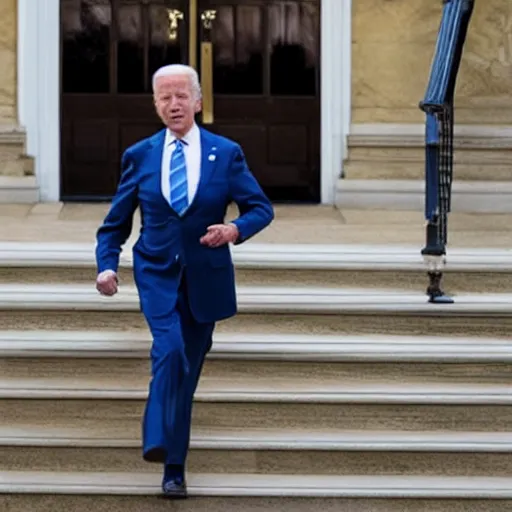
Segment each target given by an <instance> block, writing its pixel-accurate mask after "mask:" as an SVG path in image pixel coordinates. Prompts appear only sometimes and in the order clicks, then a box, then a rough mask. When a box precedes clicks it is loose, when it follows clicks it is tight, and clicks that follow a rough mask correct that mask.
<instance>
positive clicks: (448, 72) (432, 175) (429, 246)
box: [420, 0, 474, 304]
mask: <svg viewBox="0 0 512 512" xmlns="http://www.w3.org/2000/svg"><path fill="white" fill-rule="evenodd" d="M442 2H443V16H442V19H441V24H440V28H439V33H438V36H437V44H436V49H435V53H434V58H433V62H432V67H431V71H430V79H429V83H428V87H427V92H426V94H425V98H424V100H423V101H422V102H421V103H420V108H421V110H423V112H425V114H426V128H425V220H426V222H427V226H426V245H425V247H424V248H423V250H422V251H421V254H422V256H423V260H424V262H425V264H426V266H427V272H428V277H429V285H428V287H427V295H428V296H429V302H433V303H437V304H451V303H453V299H452V298H451V297H448V296H447V295H445V294H444V292H443V291H442V289H441V280H442V278H443V269H444V266H445V261H446V244H447V240H448V214H449V213H450V211H451V194H452V181H453V127H454V120H453V97H454V92H455V84H456V81H457V75H458V72H459V67H460V61H461V58H462V52H463V49H464V43H465V41H466V34H467V29H468V25H469V21H470V19H471V14H472V12H473V6H474V0H442Z"/></svg>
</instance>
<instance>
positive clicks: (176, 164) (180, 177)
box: [170, 140, 188, 215]
mask: <svg viewBox="0 0 512 512" xmlns="http://www.w3.org/2000/svg"><path fill="white" fill-rule="evenodd" d="M174 142H175V144H176V147H175V149H174V151H173V152H172V156H171V164H170V166H171V172H170V180H171V194H170V197H171V207H172V208H173V209H174V211H175V212H176V213H177V214H178V215H183V213H184V212H185V210H186V209H187V207H188V184H187V164H186V162H185V153H184V151H183V142H182V141H181V140H175V141H174Z"/></svg>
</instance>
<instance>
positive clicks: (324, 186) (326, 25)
mask: <svg viewBox="0 0 512 512" xmlns="http://www.w3.org/2000/svg"><path fill="white" fill-rule="evenodd" d="M321 5H322V13H321V31H320V33H321V41H322V42H321V47H322V51H321V67H320V69H321V77H322V79H321V114H320V116H321V164H320V167H321V203H322V204H334V203H335V198H336V182H337V180H338V178H339V176H340V175H341V173H342V165H343V159H344V158H345V156H346V154H347V144H348V142H347V136H348V133H349V128H350V113H351V77H352V75H351V65H352V64H351V53H352V38H351V27H352V0H344V1H340V0H323V1H322V4H321Z"/></svg>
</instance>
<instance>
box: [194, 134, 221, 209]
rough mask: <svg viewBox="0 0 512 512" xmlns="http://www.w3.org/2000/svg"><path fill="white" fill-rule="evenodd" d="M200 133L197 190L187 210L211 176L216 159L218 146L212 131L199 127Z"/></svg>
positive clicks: (198, 197) (195, 200)
mask: <svg viewBox="0 0 512 512" xmlns="http://www.w3.org/2000/svg"><path fill="white" fill-rule="evenodd" d="M199 130H200V133H201V169H200V175H199V184H198V186H197V192H196V194H195V196H194V199H193V200H192V203H191V204H190V206H189V208H188V210H187V212H189V211H190V210H192V208H193V207H194V206H195V205H196V204H197V201H198V199H199V200H200V195H201V192H202V190H203V189H204V187H205V186H206V185H207V184H208V182H209V181H210V179H211V177H212V176H213V174H214V172H215V168H216V166H217V160H218V157H219V155H218V147H217V142H216V137H215V135H213V134H212V133H210V132H208V131H207V130H204V129H203V128H200V129H199Z"/></svg>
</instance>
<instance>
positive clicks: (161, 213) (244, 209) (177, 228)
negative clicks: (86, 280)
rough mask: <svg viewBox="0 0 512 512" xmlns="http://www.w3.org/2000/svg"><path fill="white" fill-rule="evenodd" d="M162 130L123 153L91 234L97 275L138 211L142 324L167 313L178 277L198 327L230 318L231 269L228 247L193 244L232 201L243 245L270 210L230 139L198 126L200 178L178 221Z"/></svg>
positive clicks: (112, 263) (114, 256)
mask: <svg viewBox="0 0 512 512" xmlns="http://www.w3.org/2000/svg"><path fill="white" fill-rule="evenodd" d="M164 140H165V130H162V131H160V132H158V133H157V134H155V135H153V136H152V137H149V138H147V139H144V140H142V141H140V142H138V143H136V144H135V145H133V146H131V147H130V148H128V149H127V150H126V152H125V153H124V155H123V158H122V174H121V179H120V182H119V186H118V189H117V192H116V195H115V197H114V199H113V201H112V206H111V208H110V211H109V212H108V214H107V216H106V218H105V220H104V223H103V225H102V226H101V227H100V228H99V230H98V232H97V246H96V261H97V267H98V272H102V271H103V270H107V269H111V270H114V271H116V272H117V268H118V264H119V255H120V252H121V247H122V245H123V244H124V243H125V242H126V240H127V238H128V237H129V236H130V232H131V230H132V219H133V214H134V212H135V210H136V209H137V207H140V212H141V230H140V236H139V239H138V240H137V242H136V244H135V246H134V248H133V263H134V277H135V283H136V285H137V288H138V291H139V298H140V303H141V309H142V311H143V313H144V314H145V316H146V318H147V319H148V321H150V322H151V321H152V320H155V321H156V320H158V319H163V318H165V317H166V316H167V315H169V314H170V312H171V311H172V310H173V308H174V307H175V304H176V300H177V293H178V287H179V284H180V281H181V277H182V273H183V272H184V273H185V277H186V280H185V282H186V285H187V288H188V289H187V292H188V298H189V304H190V308H191V311H192V314H193V315H194V317H195V318H196V320H197V321H198V322H215V321H217V320H221V319H224V318H228V317H230V316H233V315H234V314H235V313H236V294H235V279H234V269H233V263H232V260H231V253H230V250H229V246H227V245H225V246H223V247H219V248H215V249H213V248H209V247H206V246H203V245H201V243H200V242H199V239H200V238H201V237H202V236H203V235H204V234H205V233H206V228H207V227H208V226H210V225H212V224H222V223H223V222H224V217H225V215H226V210H227V207H228V205H229V204H230V203H231V202H235V203H236V204H237V205H238V208H239V210H240V216H239V217H238V218H237V219H236V220H235V221H234V224H236V226H237V227H238V230H239V232H240V237H239V240H238V241H237V243H242V242H244V241H245V240H248V239H249V238H251V237H252V236H253V235H255V234H256V233H258V232H259V231H261V230H262V229H263V228H265V227H266V226H267V225H268V224H270V222H271V221H272V219H273V218H274V213H273V209H272V205H271V203H270V201H269V200H268V198H267V197H266V196H265V194H264V193H263V191H262V190H261V188H260V186H259V185H258V183H257V181H256V179H255V178H254V176H253V175H252V173H251V172H250V171H249V168H248V167H247V163H246V161H245V157H244V154H243V152H242V149H241V148H240V146H239V145H238V144H236V143H235V142H233V141H231V140H228V139H226V138H224V137H221V136H219V135H215V134H213V133H211V132H208V131H206V130H204V129H201V177H200V181H199V185H198V188H197V192H196V195H195V197H194V200H193V201H192V203H191V205H190V206H189V209H188V210H187V212H186V213H185V214H184V215H183V216H182V217H179V216H178V215H177V214H176V212H175V211H174V210H173V209H172V208H171V206H170V205H169V203H168V202H167V200H166V199H165V198H164V196H163V195H162V191H161V160H162V152H163V146H164Z"/></svg>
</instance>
